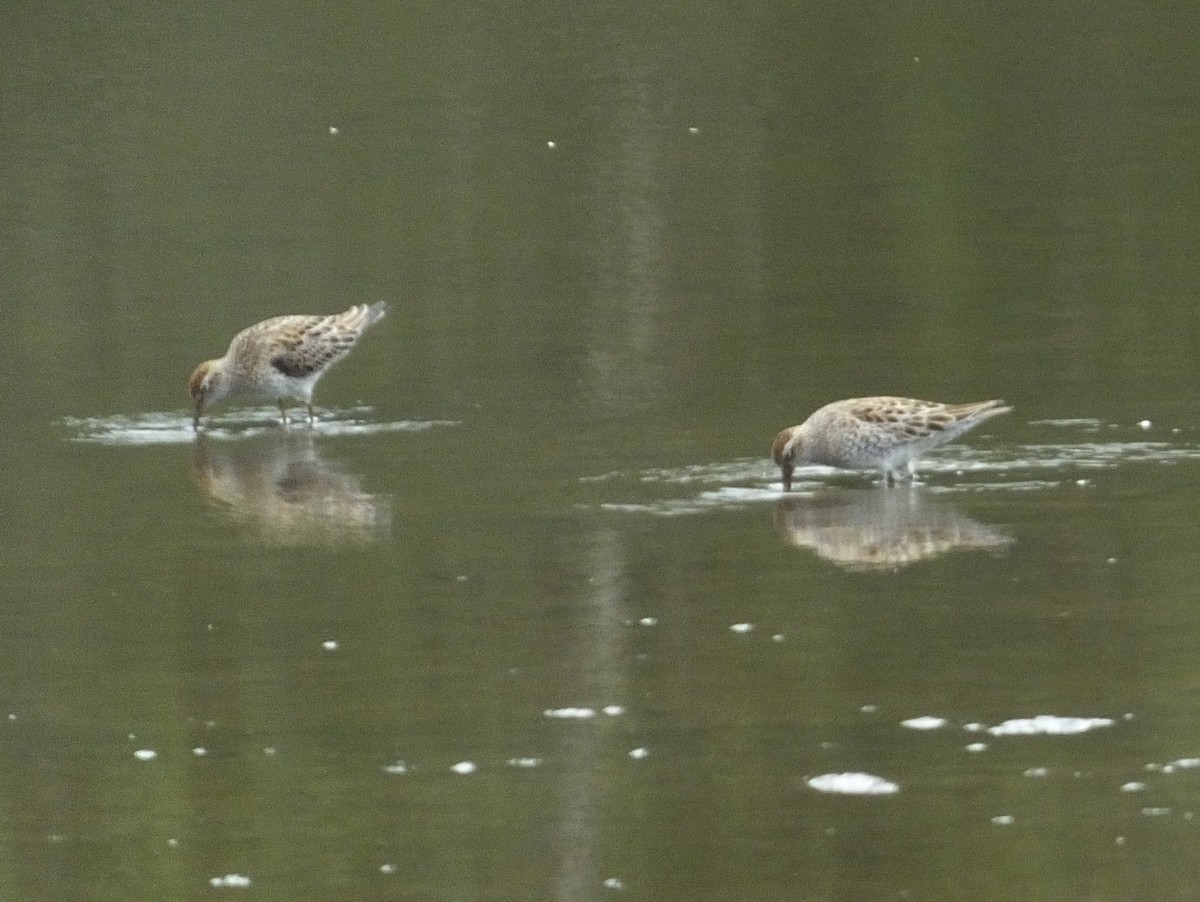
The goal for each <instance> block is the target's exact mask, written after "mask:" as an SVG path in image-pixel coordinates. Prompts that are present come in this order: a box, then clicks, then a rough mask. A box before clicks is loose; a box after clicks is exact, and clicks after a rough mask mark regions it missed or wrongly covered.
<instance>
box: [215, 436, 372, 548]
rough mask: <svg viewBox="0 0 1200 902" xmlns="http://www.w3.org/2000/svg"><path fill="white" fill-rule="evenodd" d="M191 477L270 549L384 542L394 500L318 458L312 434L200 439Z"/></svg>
mask: <svg viewBox="0 0 1200 902" xmlns="http://www.w3.org/2000/svg"><path fill="white" fill-rule="evenodd" d="M192 475H193V476H194V477H195V480H196V484H197V485H199V486H200V488H201V489H202V490H203V492H204V494H205V495H207V496H208V498H209V499H210V500H211V501H213V502H214V503H215V504H216V505H217V506H218V507H219V508H220V509H222V510H223V511H225V512H226V513H227V514H228V515H229V516H230V517H232V518H233V519H235V520H237V521H239V522H241V523H244V524H246V525H247V526H248V527H250V528H251V529H252V531H253V532H255V533H256V534H257V535H258V536H259V537H260V538H261V539H262V540H263V541H266V542H268V543H270V544H273V545H287V546H299V545H343V544H354V543H367V542H374V541H378V540H380V539H382V538H385V537H386V536H387V535H388V534H389V532H390V530H391V524H392V508H391V498H390V497H389V496H386V495H372V494H370V493H368V492H364V491H363V489H362V486H361V482H360V479H359V477H357V476H354V475H351V474H347V473H343V472H341V471H340V470H339V469H337V467H336V466H334V465H333V464H331V463H329V462H328V461H326V460H323V459H322V457H321V455H320V454H319V453H318V452H317V448H316V445H315V443H314V439H313V435H312V433H311V432H309V431H307V430H305V431H304V432H290V431H289V432H278V431H272V432H270V433H267V434H263V435H260V436H256V437H255V438H253V439H242V440H234V441H222V440H218V439H211V438H209V437H208V436H207V435H204V434H201V435H200V436H199V438H198V439H197V440H196V443H195V453H194V457H193V459H192Z"/></svg>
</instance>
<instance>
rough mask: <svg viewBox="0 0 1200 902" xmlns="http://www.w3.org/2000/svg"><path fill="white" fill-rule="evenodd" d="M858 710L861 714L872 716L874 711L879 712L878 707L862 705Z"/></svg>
mask: <svg viewBox="0 0 1200 902" xmlns="http://www.w3.org/2000/svg"><path fill="white" fill-rule="evenodd" d="M858 710H859V711H861V712H862V713H863V714H874V713H875V712H876V711H878V710H879V705H863V706H862V707H860V708H859V709H858Z"/></svg>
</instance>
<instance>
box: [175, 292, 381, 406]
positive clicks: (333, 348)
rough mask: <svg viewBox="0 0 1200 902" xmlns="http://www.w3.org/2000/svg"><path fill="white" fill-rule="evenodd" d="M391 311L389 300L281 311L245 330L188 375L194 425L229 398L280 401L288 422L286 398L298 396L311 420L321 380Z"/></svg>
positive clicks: (297, 398)
mask: <svg viewBox="0 0 1200 902" xmlns="http://www.w3.org/2000/svg"><path fill="white" fill-rule="evenodd" d="M386 313H387V304H386V303H385V302H383V301H380V302H379V303H376V304H371V305H370V306H368V305H366V304H358V305H356V306H354V307H351V308H350V309H349V310H346V311H344V312H342V313H334V314H330V315H329V316H303V315H294V316H276V317H274V318H273V319H268V320H263V321H262V322H261V323H255V324H254V325H253V326H249V327H247V328H245V329H243V330H242V331H241V332H239V333H238V334H237V335H235V336H234V337H233V341H231V342H230V343H229V350H228V351H226V352H225V356H224V357H220V358H217V359H215V360H206V361H204V362H203V363H201V364H200V365H199V366H198V367H196V369H195V371H194V372H193V373H192V377H191V379H190V380H188V391H189V393H190V394H191V397H192V402H193V403H194V404H195V417H194V419H193V420H192V425H193V427H194V428H196V429H199V428H200V417H201V415H202V414H203V413H204V411H205V409H206V408H207V407H208V406H209V405H211V404H214V403H216V402H217V401H220V400H221V399H223V398H227V397H245V398H266V399H270V400H274V401H277V402H278V403H279V412H280V414H281V416H282V417H283V422H284V423H286V422H287V408H288V403H287V402H288V401H293V400H294V401H299V402H300V403H302V404H304V405H305V406H306V407H307V408H308V421H309V422H310V423H311V422H312V421H313V408H312V394H313V388H314V387H315V386H316V384H317V381H318V380H319V379H320V378H321V377H322V376H323V375H325V373H326V372H327V371H328V370H329V368H330V367H331V366H333V365H334V364H335V363H337V362H338V361H339V360H341V359H342V358H343V357H345V356H346V355H347V354H348V353H349V352H350V349H351V348H353V347H354V346H355V344H357V343H358V340H359V338H361V337H362V334H363V332H365V331H366V330H367V329H368V328H369V327H371V326H372V325H374V324H375V323H377V322H378V321H379V320H381V319H382V318H383V317H384V315H385V314H386Z"/></svg>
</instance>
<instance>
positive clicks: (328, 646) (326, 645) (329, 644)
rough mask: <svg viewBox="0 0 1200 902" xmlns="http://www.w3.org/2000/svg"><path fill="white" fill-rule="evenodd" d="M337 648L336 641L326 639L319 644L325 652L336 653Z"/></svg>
mask: <svg viewBox="0 0 1200 902" xmlns="http://www.w3.org/2000/svg"><path fill="white" fill-rule="evenodd" d="M337 647H338V644H337V640H336V639H326V640H325V641H324V642H322V643H321V648H323V649H325V650H326V651H337Z"/></svg>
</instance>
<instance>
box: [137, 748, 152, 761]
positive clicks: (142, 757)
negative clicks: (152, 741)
mask: <svg viewBox="0 0 1200 902" xmlns="http://www.w3.org/2000/svg"><path fill="white" fill-rule="evenodd" d="M133 757H135V758H137V759H138V761H153V760H154V759H155V758H157V757H158V752H156V751H154V749H138V750H137V751H136V752H134V753H133Z"/></svg>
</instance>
